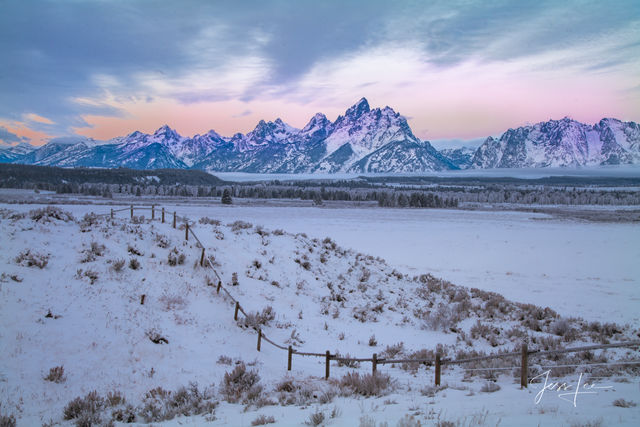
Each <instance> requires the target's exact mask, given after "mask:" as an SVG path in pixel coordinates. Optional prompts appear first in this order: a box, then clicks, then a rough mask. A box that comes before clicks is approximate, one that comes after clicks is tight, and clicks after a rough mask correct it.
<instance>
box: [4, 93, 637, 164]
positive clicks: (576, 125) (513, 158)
mask: <svg viewBox="0 0 640 427" xmlns="http://www.w3.org/2000/svg"><path fill="white" fill-rule="evenodd" d="M0 163H23V164H33V165H48V166H61V167H106V168H116V167H127V168H133V169H159V168H180V169H190V168H192V169H201V170H206V171H209V172H255V173H316V172H317V173H336V172H351V173H361V172H368V173H389V172H432V171H442V170H455V169H467V168H476V169H484V168H519V167H547V166H555V167H578V166H592V165H609V164H634V163H640V127H639V126H638V124H637V123H634V122H621V121H620V120H617V119H603V120H601V121H600V122H599V123H597V124H596V125H594V126H590V125H586V124H583V123H580V122H577V121H575V120H571V119H568V118H564V119H562V120H550V121H548V122H541V123H538V124H535V125H533V126H524V127H520V128H517V129H509V130H508V131H507V132H505V133H504V134H502V136H501V137H500V138H498V139H495V138H493V137H489V138H487V139H486V140H485V142H484V143H483V144H482V145H481V146H480V147H479V148H478V149H477V150H475V151H473V150H470V149H468V148H462V149H455V150H453V149H443V150H442V151H438V150H436V149H435V148H434V147H433V146H432V145H431V144H430V143H429V142H428V141H423V140H420V139H419V138H417V137H416V136H415V135H414V134H413V132H412V130H411V128H410V127H409V124H408V123H407V120H406V118H404V117H403V116H401V115H400V114H399V113H397V112H395V111H394V110H393V109H392V108H390V107H385V108H382V109H381V108H375V109H371V108H370V106H369V103H368V102H367V100H366V99H365V98H362V99H360V101H358V102H357V103H356V104H354V105H353V106H351V107H350V108H349V109H347V111H346V112H345V114H344V115H340V116H339V117H338V118H337V119H336V120H335V121H334V122H331V121H330V120H329V119H327V117H326V116H325V115H324V114H322V113H318V114H316V115H315V116H313V117H312V118H311V120H310V121H309V123H308V124H307V125H306V126H304V127H303V128H302V129H297V128H294V127H292V126H289V125H288V124H286V123H284V122H283V121H282V120H281V119H276V120H275V121H273V122H265V121H264V120H261V121H260V122H259V123H258V125H257V126H256V128H255V129H254V130H252V131H251V132H249V133H247V134H242V133H237V134H235V135H233V136H231V137H224V136H221V135H219V134H218V133H217V132H215V131H214V130H210V131H209V132H207V133H205V134H203V135H195V136H193V137H184V136H181V135H179V134H178V133H177V132H176V131H175V130H173V129H171V128H170V127H169V126H167V125H164V126H162V127H160V128H159V129H158V130H156V131H155V132H154V133H153V134H146V133H142V132H139V131H136V132H133V133H131V134H129V135H127V136H123V137H118V138H114V139H112V140H110V141H107V142H106V143H105V144H97V143H96V142H95V141H93V140H91V139H78V138H56V139H54V140H51V141H50V142H49V143H47V144H46V145H44V146H42V147H32V146H29V145H28V144H21V145H19V146H15V147H10V148H5V149H2V150H0Z"/></svg>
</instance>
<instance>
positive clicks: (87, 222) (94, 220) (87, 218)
mask: <svg viewBox="0 0 640 427" xmlns="http://www.w3.org/2000/svg"><path fill="white" fill-rule="evenodd" d="M99 222H100V219H99V218H98V215H96V214H95V213H93V212H89V213H86V214H84V216H83V217H82V220H81V221H80V224H79V225H80V231H82V232H83V233H85V232H87V231H89V230H91V228H92V227H93V226H94V225H98V223H99Z"/></svg>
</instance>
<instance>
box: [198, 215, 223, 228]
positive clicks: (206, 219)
mask: <svg viewBox="0 0 640 427" xmlns="http://www.w3.org/2000/svg"><path fill="white" fill-rule="evenodd" d="M198 222H199V223H200V224H210V225H215V226H218V225H220V221H218V220H217V219H211V218H209V217H208V216H204V217H202V218H200V220H199V221H198Z"/></svg>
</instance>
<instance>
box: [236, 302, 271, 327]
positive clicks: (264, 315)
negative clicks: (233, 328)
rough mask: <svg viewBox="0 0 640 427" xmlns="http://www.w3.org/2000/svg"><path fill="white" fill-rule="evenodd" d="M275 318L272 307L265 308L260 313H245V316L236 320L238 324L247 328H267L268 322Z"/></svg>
mask: <svg viewBox="0 0 640 427" xmlns="http://www.w3.org/2000/svg"><path fill="white" fill-rule="evenodd" d="M275 318H276V313H275V311H273V307H271V306H267V307H266V308H264V309H262V311H259V312H258V311H256V312H253V313H247V315H246V316H244V317H242V318H241V319H239V320H238V324H239V325H240V326H243V327H248V328H259V327H260V326H268V325H269V322H271V321H272V320H273V319H275Z"/></svg>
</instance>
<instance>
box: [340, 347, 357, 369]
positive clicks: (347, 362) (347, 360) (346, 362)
mask: <svg viewBox="0 0 640 427" xmlns="http://www.w3.org/2000/svg"><path fill="white" fill-rule="evenodd" d="M335 359H337V362H338V366H340V367H342V366H346V367H347V368H359V367H360V362H358V361H355V360H353V359H352V358H351V355H350V354H349V353H347V354H345V355H344V356H342V355H341V354H340V353H339V352H338V351H337V350H336V353H335ZM340 359H342V360H340Z"/></svg>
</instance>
